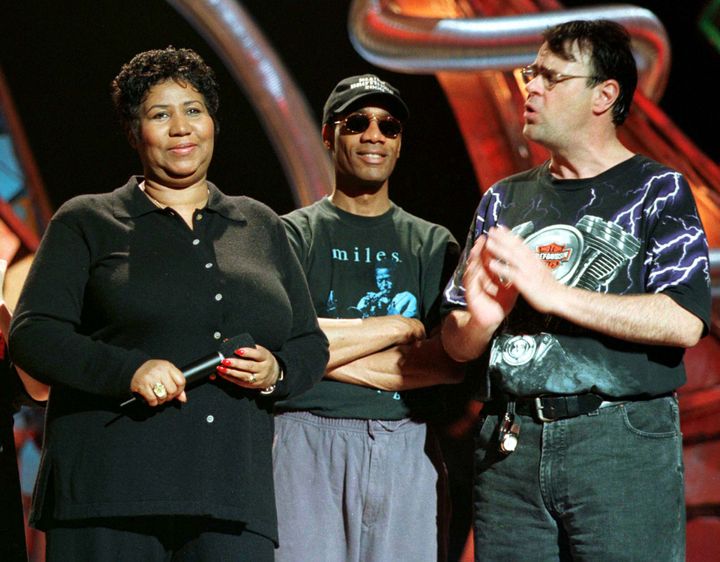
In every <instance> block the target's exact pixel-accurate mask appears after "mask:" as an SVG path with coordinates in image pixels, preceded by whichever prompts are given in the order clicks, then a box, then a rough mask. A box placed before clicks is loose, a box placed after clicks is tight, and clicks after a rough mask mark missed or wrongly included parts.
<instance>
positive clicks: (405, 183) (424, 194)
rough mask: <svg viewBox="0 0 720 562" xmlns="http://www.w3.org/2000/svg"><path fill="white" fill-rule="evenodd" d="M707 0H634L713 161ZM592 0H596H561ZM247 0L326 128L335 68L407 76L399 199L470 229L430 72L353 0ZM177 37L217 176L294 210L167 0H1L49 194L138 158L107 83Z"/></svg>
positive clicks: (466, 188) (16, 84) (264, 143)
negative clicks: (403, 59) (198, 73)
mask: <svg viewBox="0 0 720 562" xmlns="http://www.w3.org/2000/svg"><path fill="white" fill-rule="evenodd" d="M708 2H709V0H707V1H705V0H696V1H688V2H685V3H683V4H682V6H680V5H679V4H678V3H677V2H676V1H675V0H656V1H638V2H634V3H635V4H636V5H641V6H644V7H648V8H650V9H651V10H653V11H654V12H655V13H656V14H657V15H658V17H659V18H660V19H661V21H662V22H663V23H664V25H665V26H666V28H667V30H668V33H669V35H670V39H671V44H672V49H673V51H672V53H673V64H672V72H671V76H670V81H669V86H668V89H667V91H666V93H665V96H664V98H663V99H662V101H661V107H662V108H663V109H664V110H665V111H666V112H667V113H668V114H669V116H670V117H671V119H673V120H674V121H675V122H676V123H677V124H678V125H679V126H680V128H681V129H682V130H683V131H684V132H685V133H686V134H687V135H688V136H689V137H690V138H691V139H693V140H694V141H695V142H696V143H697V144H698V145H699V146H700V147H701V148H702V149H703V150H704V151H705V152H706V153H707V154H708V155H709V156H710V157H711V158H712V159H713V160H715V161H718V160H720V146H719V145H718V143H717V142H716V141H715V138H714V136H715V134H716V131H717V128H718V127H717V125H718V119H717V109H716V101H715V99H713V100H712V101H711V99H710V96H711V95H713V97H716V92H715V91H714V88H712V87H711V86H710V81H711V80H713V78H714V71H717V70H718V69H719V68H720V55H719V54H718V52H717V51H715V50H714V49H713V48H712V46H711V45H710V43H709V41H708V40H707V39H706V38H705V37H704V36H703V35H702V34H701V33H700V31H699V30H698V27H697V21H698V18H699V15H700V13H701V11H702V9H703V8H704V7H705V6H706V5H707V3H708ZM590 4H599V2H580V1H570V2H566V5H568V6H569V5H590ZM243 5H244V6H245V7H246V8H247V10H248V11H249V12H250V13H251V14H252V15H253V17H254V18H255V20H256V22H257V23H258V24H259V26H260V27H261V28H262V29H263V30H264V32H265V34H266V37H267V38H268V40H269V41H270V42H271V43H272V44H273V45H274V46H275V48H276V50H277V52H278V54H279V56H280V58H281V59H282V60H283V61H284V63H285V65H286V67H287V69H288V71H289V73H290V74H291V75H292V76H293V78H294V79H295V80H296V82H297V83H298V84H299V86H300V88H301V89H302V90H303V92H304V93H305V95H306V98H307V100H308V102H309V104H310V106H311V107H312V109H313V110H314V112H315V115H316V117H317V122H318V134H319V122H320V109H321V107H322V104H323V103H324V101H325V98H326V96H327V94H328V93H329V91H330V90H331V89H332V87H333V86H334V84H335V83H336V82H337V81H338V80H339V79H340V78H342V77H344V76H348V75H351V74H360V73H363V72H368V71H370V72H375V73H377V74H379V75H380V76H381V77H383V78H386V79H389V80H390V81H391V82H392V83H393V84H395V85H396V86H398V87H399V88H400V90H401V91H402V93H403V96H404V97H405V98H406V101H407V103H408V105H409V106H410V109H411V118H410V122H409V124H408V127H407V130H406V134H405V135H404V139H403V156H402V158H401V160H400V162H399V165H398V168H397V170H396V173H395V174H394V176H393V179H392V181H391V186H392V188H391V190H392V195H393V198H394V200H395V201H396V202H397V203H398V204H400V205H401V206H402V207H404V208H405V209H407V210H408V211H410V212H413V213H417V214H419V215H421V216H423V217H425V218H427V219H429V220H432V221H434V222H439V223H441V224H445V225H446V226H448V227H449V228H450V229H451V230H452V231H453V233H454V234H455V235H456V237H458V238H459V239H463V238H464V236H465V229H466V227H467V225H468V224H469V221H470V218H471V216H472V212H473V209H474V207H475V205H476V203H477V201H478V198H479V191H478V187H477V185H476V181H475V177H474V174H473V171H472V168H471V165H470V162H469V160H468V158H467V155H466V151H465V148H464V145H463V142H462V139H461V137H460V134H459V132H458V130H457V127H456V124H455V121H454V118H453V116H452V114H451V111H450V109H449V107H448V104H447V102H446V100H445V96H444V94H443V92H442V90H441V89H440V87H439V85H438V84H437V82H436V80H435V79H434V77H433V76H410V75H402V74H395V73H391V72H388V71H384V70H382V69H377V68H375V67H372V66H371V65H370V64H369V63H366V62H365V61H364V60H362V59H361V58H360V57H359V55H357V54H356V53H355V51H354V50H353V48H352V46H351V45H350V42H349V40H348V34H347V25H346V19H347V11H348V6H349V2H343V1H341V0H306V1H302V2H301V1H299V0H271V1H262V0H252V1H248V2H244V3H243ZM169 44H172V45H174V46H178V47H191V48H193V49H195V50H197V51H198V52H199V53H200V54H201V55H202V56H203V57H204V58H205V59H206V61H207V62H208V63H209V64H210V65H211V66H212V67H213V68H214V69H215V70H216V72H217V73H218V78H219V81H220V86H221V107H220V114H219V115H220V125H221V133H220V137H219V138H218V139H217V143H216V150H215V156H214V160H213V165H212V167H211V169H210V179H211V180H212V181H214V182H215V183H217V184H218V185H219V186H220V187H221V189H223V190H224V191H225V192H227V193H230V194H241V193H242V194H246V195H249V196H251V197H255V198H257V199H260V200H261V201H263V202H265V203H267V204H269V205H270V206H271V207H273V208H274V209H275V210H276V211H277V212H279V213H284V212H287V211H289V210H291V209H292V208H293V207H294V203H293V200H292V197H291V193H290V190H289V188H288V184H287V181H286V179H285V177H284V174H283V171H282V168H281V166H280V164H279V162H278V160H277V158H276V156H275V154H274V152H273V149H272V147H271V145H270V143H269V141H268V140H267V138H266V136H265V133H264V131H263V129H262V127H261V126H260V124H259V122H258V120H257V118H256V117H255V114H254V112H253V109H252V107H251V106H250V104H249V103H248V102H247V100H246V99H245V96H244V94H243V92H242V91H241V89H240V87H239V86H237V85H236V83H235V82H234V80H233V79H232V78H231V77H230V75H229V74H228V73H227V71H226V70H225V69H224V67H223V65H222V63H221V62H220V60H219V59H218V57H217V56H216V55H215V54H214V52H213V51H212V49H211V48H210V47H209V46H207V45H206V44H205V42H204V40H203V39H202V38H201V37H200V36H199V35H198V34H197V33H196V32H195V31H194V30H193V29H192V28H191V27H190V25H189V24H188V23H187V22H186V21H185V20H184V19H183V17H182V16H180V15H179V14H178V13H177V12H176V11H175V10H174V8H172V7H171V6H170V5H169V4H166V3H165V2H163V1H162V0H123V1H118V0H112V1H111V0H94V1H91V2H90V1H88V2H56V1H49V0H25V1H22V2H21V1H18V0H16V1H7V2H4V3H3V7H2V11H1V12H0V66H2V68H3V71H4V73H5V75H6V79H7V81H8V83H9V86H10V89H11V92H12V95H13V98H14V101H15V104H16V106H17V108H18V111H19V113H20V116H21V119H22V121H23V123H24V126H25V129H26V133H27V135H28V137H29V141H30V145H31V148H32V151H33V153H34V155H35V158H36V161H37V164H38V167H39V169H40V172H41V175H42V177H43V180H44V182H45V186H46V189H47V192H48V195H49V197H50V200H51V203H52V205H53V207H55V208H56V207H57V206H59V205H60V204H61V203H62V202H64V201H65V200H67V199H68V198H70V197H72V196H73V195H76V194H80V193H89V192H101V191H109V190H110V189H112V188H114V187H117V186H119V185H121V184H123V183H124V182H125V181H126V180H127V178H128V176H129V175H130V174H132V173H138V172H140V171H141V170H140V166H139V163H138V160H137V158H136V156H135V154H134V152H133V151H132V150H131V149H130V147H129V146H128V145H127V142H126V141H125V139H124V137H123V135H122V134H121V132H120V128H119V127H118V125H117V122H116V119H115V116H114V113H113V108H112V105H111V102H110V96H109V84H110V81H111V80H112V78H113V77H114V76H115V74H116V73H117V71H118V70H119V68H120V66H121V64H123V63H124V62H126V61H127V60H129V59H130V58H131V57H132V56H133V55H134V54H136V53H137V52H139V51H142V50H146V49H151V48H160V47H165V46H167V45H169ZM713 69H714V70H713ZM309 134H315V132H314V131H310V132H309ZM711 135H712V138H711Z"/></svg>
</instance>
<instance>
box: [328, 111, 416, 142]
mask: <svg viewBox="0 0 720 562" xmlns="http://www.w3.org/2000/svg"><path fill="white" fill-rule="evenodd" d="M370 121H377V125H378V129H380V132H381V133H382V134H383V136H385V137H387V138H389V139H395V138H397V137H398V135H400V133H402V128H403V126H402V123H401V122H400V121H398V120H397V119H395V117H393V116H392V115H385V116H383V117H378V116H377V115H368V114H367V113H351V114H350V115H348V116H347V117H345V118H344V119H341V120H340V121H334V124H335V125H340V124H342V126H343V128H344V129H345V130H346V131H347V132H348V133H353V134H359V133H364V132H365V131H367V130H368V127H370Z"/></svg>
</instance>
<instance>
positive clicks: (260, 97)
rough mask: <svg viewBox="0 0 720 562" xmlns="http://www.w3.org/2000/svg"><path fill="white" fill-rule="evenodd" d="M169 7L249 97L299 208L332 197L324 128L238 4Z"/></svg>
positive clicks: (179, 2)
mask: <svg viewBox="0 0 720 562" xmlns="http://www.w3.org/2000/svg"><path fill="white" fill-rule="evenodd" d="M167 2H168V3H169V4H170V5H172V6H173V7H174V8H175V9H177V11H178V12H180V13H181V14H182V15H183V16H184V17H185V18H186V19H187V20H188V21H189V22H190V23H191V25H193V27H195V29H197V31H198V32H199V33H200V34H201V35H202V36H203V37H204V38H205V40H206V41H207V42H208V43H209V44H210V45H211V46H212V47H213V48H214V49H215V52H216V53H218V55H219V56H220V57H221V58H222V59H223V61H224V62H225V65H226V66H227V68H228V69H229V70H230V72H231V73H232V75H233V77H234V78H235V80H236V81H237V82H238V84H239V85H240V86H241V87H242V88H243V90H244V91H245V94H246V95H247V97H248V100H249V101H250V103H251V104H252V105H253V107H254V108H255V111H256V112H257V114H258V117H259V119H260V121H261V123H262V124H263V126H264V128H265V131H266V132H267V134H268V137H269V138H270V141H271V142H272V144H273V146H274V147H275V151H276V153H277V154H278V157H279V159H280V161H281V163H282V165H283V167H284V169H285V174H286V175H287V177H288V180H289V181H290V184H291V188H292V191H293V196H294V198H295V203H296V204H297V205H298V206H304V205H308V204H310V203H312V202H313V201H316V200H317V199H320V198H321V197H323V196H324V195H326V194H327V193H329V192H330V189H331V186H332V184H333V172H332V165H331V162H330V159H329V158H328V155H327V151H326V150H325V147H324V146H323V144H322V142H321V140H320V134H319V126H320V124H319V123H317V122H316V120H315V119H314V118H313V117H312V113H311V111H310V110H309V108H308V106H307V102H306V101H305V98H304V96H303V95H302V94H301V93H300V91H299V90H298V88H297V86H296V85H295V84H294V82H293V80H292V78H290V76H289V74H288V73H287V71H286V70H285V68H284V66H283V64H282V62H281V61H280V60H279V59H278V57H277V55H276V54H275V52H274V50H273V48H272V46H270V44H269V43H268V41H267V40H266V39H265V37H264V36H263V34H262V32H261V31H260V29H259V28H258V27H257V25H256V24H255V22H253V20H252V18H251V17H250V15H249V14H248V13H247V12H246V11H245V10H244V9H243V8H242V6H240V4H238V3H237V2H235V1H233V0H167ZM313 131H318V134H316V135H313Z"/></svg>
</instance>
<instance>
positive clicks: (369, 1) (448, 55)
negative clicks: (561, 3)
mask: <svg viewBox="0 0 720 562" xmlns="http://www.w3.org/2000/svg"><path fill="white" fill-rule="evenodd" d="M574 19H610V20H613V21H616V22H618V23H620V24H622V25H624V26H625V27H626V28H627V30H628V32H629V33H630V35H631V37H632V45H633V53H634V55H635V60H636V63H637V66H638V72H639V81H638V86H639V88H640V90H641V91H642V92H643V93H644V94H645V95H646V96H647V97H648V98H650V99H651V100H653V101H657V100H658V99H660V97H661V96H662V94H663V92H664V90H665V85H666V83H667V78H668V73H669V70H670V46H669V42H668V38H667V34H666V32H665V28H664V27H663V25H662V23H660V20H658V19H657V17H655V15H654V14H653V13H652V12H650V11H649V10H646V9H644V8H639V7H637V6H632V5H625V4H623V5H612V6H596V7H590V8H575V9H569V10H559V11H552V12H539V13H533V14H523V15H517V16H502V17H489V18H458V19H453V18H426V17H415V16H407V15H403V14H402V13H398V12H397V10H391V9H390V8H389V6H388V2H387V0H353V3H352V6H351V8H350V16H349V20H348V26H349V31H350V40H351V41H352V43H353V46H354V47H355V49H356V50H357V51H358V53H360V55H361V56H362V57H363V58H364V59H366V60H367V61H368V62H371V63H372V64H375V65H377V66H379V67H382V68H385V69H388V70H392V71H395V72H404V73H410V74H432V73H436V72H444V71H457V70H459V71H463V70H464V71H478V70H511V69H514V68H518V67H520V66H524V65H526V64H529V63H531V62H532V61H533V59H534V58H535V55H536V53H537V50H538V47H539V46H540V42H541V34H542V32H543V31H544V30H545V29H546V28H547V27H549V26H552V25H555V24H558V23H561V22H564V21H570V20H574Z"/></svg>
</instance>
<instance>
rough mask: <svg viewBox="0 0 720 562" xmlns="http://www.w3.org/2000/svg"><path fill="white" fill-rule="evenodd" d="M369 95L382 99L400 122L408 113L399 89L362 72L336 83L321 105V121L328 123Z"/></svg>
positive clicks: (403, 120) (369, 96) (404, 119)
mask: <svg viewBox="0 0 720 562" xmlns="http://www.w3.org/2000/svg"><path fill="white" fill-rule="evenodd" d="M371 97H372V98H380V99H382V100H383V101H384V102H385V103H386V104H387V105H388V109H390V112H391V113H392V115H393V117H396V118H397V119H399V120H400V121H402V122H405V121H406V120H407V118H408V116H409V115H410V112H409V111H408V108H407V105H405V102H404V101H403V99H402V98H401V97H400V90H398V89H397V88H395V87H394V86H392V85H390V84H389V83H387V82H385V81H384V80H381V79H380V78H378V77H377V76H375V75H374V74H363V75H361V76H350V77H349V78H345V79H344V80H340V82H338V83H337V86H335V88H334V89H333V91H332V92H331V93H330V96H329V97H328V99H327V101H326V102H325V106H324V107H323V123H330V122H331V121H333V119H334V118H335V116H337V115H339V114H341V113H343V112H344V111H345V110H347V109H348V108H349V107H350V106H352V105H353V104H355V102H357V101H359V100H362V99H364V98H371Z"/></svg>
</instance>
